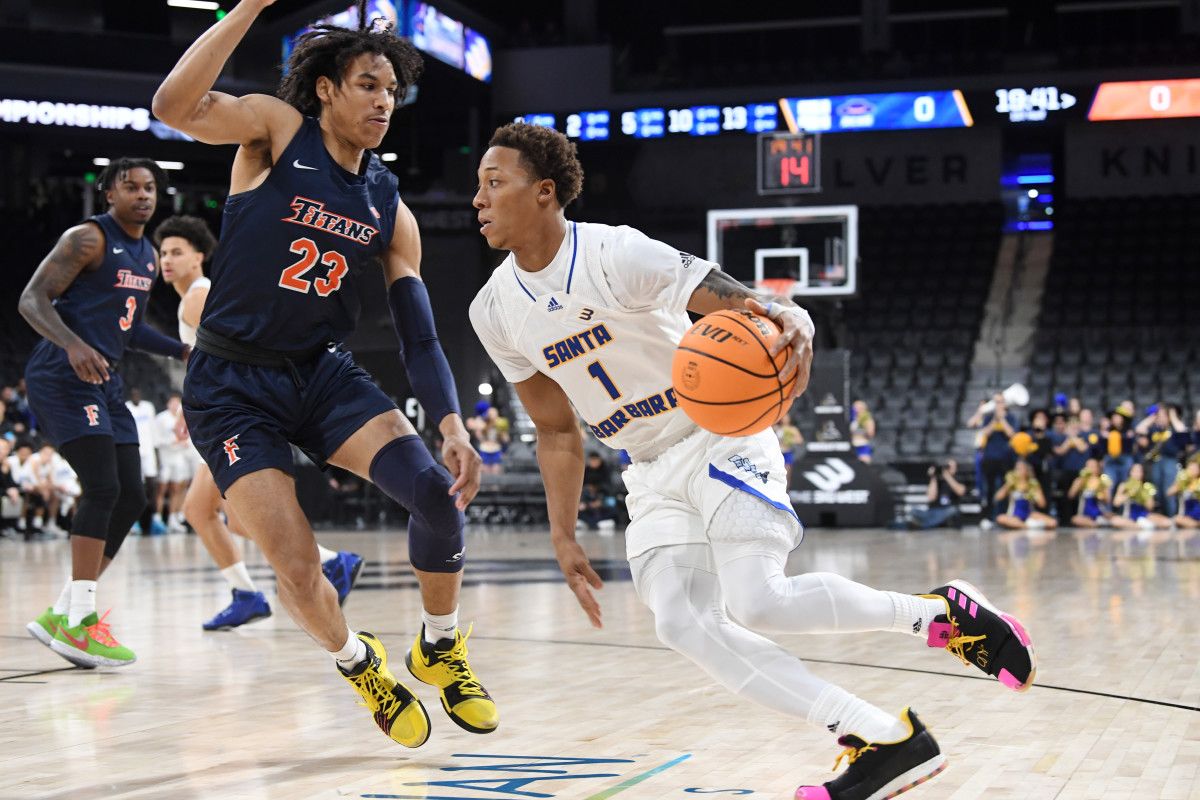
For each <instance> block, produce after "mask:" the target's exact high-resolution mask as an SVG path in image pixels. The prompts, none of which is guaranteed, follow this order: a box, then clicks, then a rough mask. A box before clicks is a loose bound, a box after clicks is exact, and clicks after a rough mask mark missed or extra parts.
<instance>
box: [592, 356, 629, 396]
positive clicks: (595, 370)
mask: <svg viewBox="0 0 1200 800" xmlns="http://www.w3.org/2000/svg"><path fill="white" fill-rule="evenodd" d="M588 375H591V376H592V377H593V378H595V379H596V380H598V381H600V385H601V386H603V387H604V389H605V390H606V391H607V392H608V395H609V397H611V398H612V399H613V400H616V399H617V398H619V397H620V396H621V392H620V391H618V390H617V386H616V384H614V383H613V382H612V378H610V377H608V373H607V372H605V371H604V367H602V366H601V365H600V362H599V361H593V362H592V363H591V364H589V365H588Z"/></svg>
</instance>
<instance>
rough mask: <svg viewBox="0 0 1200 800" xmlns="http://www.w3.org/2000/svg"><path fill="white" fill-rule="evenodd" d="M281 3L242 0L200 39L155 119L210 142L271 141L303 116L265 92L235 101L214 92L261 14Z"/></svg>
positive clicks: (160, 99)
mask: <svg viewBox="0 0 1200 800" xmlns="http://www.w3.org/2000/svg"><path fill="white" fill-rule="evenodd" d="M274 1H275V0H242V2H240V3H238V4H237V7H236V8H234V9H233V11H230V12H229V13H228V14H227V15H225V18H224V19H222V20H220V21H219V22H217V24H215V25H213V26H212V27H211V28H209V29H208V30H207V31H205V32H204V33H203V35H201V36H200V38H199V39H197V40H196V41H195V42H194V43H193V44H192V46H191V47H189V48H188V49H187V52H185V53H184V54H183V56H182V57H181V58H180V59H179V63H178V64H176V65H175V67H174V69H172V70H171V72H170V73H169V74H168V75H167V77H166V78H165V79H164V80H163V82H162V85H161V86H159V87H158V91H157V92H155V93H154V102H153V104H152V105H151V109H152V110H153V111H154V116H156V117H158V118H159V119H160V120H162V121H163V122H165V123H166V124H168V125H170V126H171V127H172V128H175V129H176V130H180V131H183V132H184V133H186V134H187V135H189V136H191V137H193V138H195V139H199V140H200V141H202V142H205V143H207V144H241V145H247V146H249V145H252V144H261V143H269V142H270V141H271V139H272V133H273V132H274V131H276V130H278V129H279V128H280V127H282V126H284V125H287V124H288V123H289V121H290V122H292V123H293V127H294V125H295V124H298V120H299V112H297V111H296V110H295V109H293V108H292V107H291V106H289V105H288V104H287V103H285V102H283V101H282V100H280V99H278V98H276V97H271V96H269V95H265V94H250V95H246V96H245V97H234V96H233V95H229V94H225V93H224V92H215V91H213V85H214V84H215V83H216V82H217V77H218V76H220V74H221V70H222V69H223V68H224V67H225V62H226V61H228V60H229V56H230V55H232V54H233V51H234V48H236V47H237V46H238V43H239V42H241V40H242V37H243V36H245V35H246V31H247V30H249V29H250V25H251V24H252V23H253V22H254V20H255V19H256V18H257V17H258V15H259V12H261V11H262V10H263V9H264V8H266V7H267V6H269V5H271V4H272V3H273V2H274Z"/></svg>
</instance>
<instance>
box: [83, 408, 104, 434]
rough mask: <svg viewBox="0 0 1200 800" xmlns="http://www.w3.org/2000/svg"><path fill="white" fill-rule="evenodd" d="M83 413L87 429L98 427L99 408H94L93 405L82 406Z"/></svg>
mask: <svg viewBox="0 0 1200 800" xmlns="http://www.w3.org/2000/svg"><path fill="white" fill-rule="evenodd" d="M83 413H85V414H87V419H88V427H89V428H98V427H100V408H99V407H98V406H96V405H95V404H94V403H93V404H92V405H89V406H84V407H83Z"/></svg>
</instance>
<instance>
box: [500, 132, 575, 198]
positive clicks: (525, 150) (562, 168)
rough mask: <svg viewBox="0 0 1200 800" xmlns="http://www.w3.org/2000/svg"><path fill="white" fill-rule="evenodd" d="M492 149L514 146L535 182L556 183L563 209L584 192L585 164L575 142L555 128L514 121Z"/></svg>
mask: <svg viewBox="0 0 1200 800" xmlns="http://www.w3.org/2000/svg"><path fill="white" fill-rule="evenodd" d="M488 147H511V148H512V149H513V150H516V151H517V152H519V153H520V154H521V161H522V162H523V163H524V165H525V168H526V169H527V170H528V171H529V174H530V175H532V176H533V178H534V180H539V181H540V180H542V179H544V178H549V179H550V180H552V181H554V192H555V195H556V196H557V197H558V205H559V207H560V208H566V207H567V205H568V204H569V203H570V202H571V201H572V200H574V199H575V198H577V197H579V195H580V193H581V192H582V191H583V165H582V164H580V163H579V154H578V153H577V152H576V150H575V143H574V142H572V141H571V140H570V139H568V138H567V137H566V136H563V135H562V134H561V133H559V132H558V131H556V130H554V129H553V128H546V127H543V126H541V125H529V124H527V123H524V122H510V123H509V124H507V125H504V126H502V127H499V128H497V129H496V132H495V133H493V134H492V139H491V141H489V142H488Z"/></svg>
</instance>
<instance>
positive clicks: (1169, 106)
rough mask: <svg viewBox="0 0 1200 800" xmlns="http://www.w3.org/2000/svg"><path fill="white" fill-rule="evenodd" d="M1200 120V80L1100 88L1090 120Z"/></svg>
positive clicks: (1111, 83) (1108, 84)
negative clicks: (1181, 118) (1198, 118)
mask: <svg viewBox="0 0 1200 800" xmlns="http://www.w3.org/2000/svg"><path fill="white" fill-rule="evenodd" d="M1169 117H1200V79H1197V78H1193V79H1190V80H1176V81H1122V82H1108V83H1102V84H1100V88H1098V89H1097V90H1096V99H1095V100H1093V101H1092V107H1091V110H1089V111H1088V119H1089V120H1091V121H1093V122H1100V121H1108V120H1118V119H1166V118H1169Z"/></svg>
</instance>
